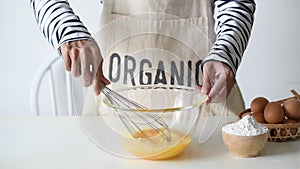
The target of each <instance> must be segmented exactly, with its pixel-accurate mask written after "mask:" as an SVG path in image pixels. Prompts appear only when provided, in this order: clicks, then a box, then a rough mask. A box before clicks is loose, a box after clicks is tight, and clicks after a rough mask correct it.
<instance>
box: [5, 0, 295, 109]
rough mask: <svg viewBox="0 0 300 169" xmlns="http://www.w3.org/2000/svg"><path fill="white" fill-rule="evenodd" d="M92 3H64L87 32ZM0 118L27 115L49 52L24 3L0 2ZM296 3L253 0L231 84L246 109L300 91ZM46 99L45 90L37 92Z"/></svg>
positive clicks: (93, 19)
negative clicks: (250, 24) (260, 99)
mask: <svg viewBox="0 0 300 169" xmlns="http://www.w3.org/2000/svg"><path fill="white" fill-rule="evenodd" d="M98 2H99V1H98V0H70V3H71V5H73V7H74V10H75V11H76V13H77V14H78V15H79V16H80V17H81V19H82V20H83V22H84V23H85V24H86V26H87V27H88V28H89V29H90V31H91V32H92V33H95V31H96V30H97V27H96V24H95V23H97V21H98V18H99V10H100V6H99V4H98ZM0 8H1V9H0V21H1V27H0V37H1V38H0V47H1V55H0V58H1V61H0V77H1V84H0V115H29V114H30V108H29V91H30V86H31V83H32V80H33V77H34V74H35V72H36V71H37V69H38V67H39V66H40V65H41V64H42V63H43V61H44V60H45V59H47V58H48V57H50V56H52V55H53V54H55V52H54V51H53V49H52V47H50V45H49V44H48V43H47V42H46V40H45V39H44V38H43V36H42V34H41V33H40V31H39V30H38V27H37V25H36V23H35V20H34V17H33V13H32V11H31V9H30V5H29V0H26V1H19V0H10V1H1V2H0ZM299 9H300V1H299V0H288V1H284V0H257V11H256V20H255V24H254V28H253V33H252V37H251V39H250V43H249V47H248V49H247V50H246V53H245V55H244V60H243V62H242V64H241V66H240V68H239V70H238V74H237V80H238V82H239V84H240V87H241V90H242V93H243V95H244V98H245V101H246V106H247V107H248V106H249V104H250V102H251V100H252V99H253V98H254V97H255V96H258V95H263V96H266V97H268V98H269V99H270V100H276V99H281V98H285V97H289V96H291V94H290V92H289V90H290V89H292V88H293V89H296V90H298V92H300V74H299V72H300V66H299V65H300V55H299V53H298V51H299V47H298V46H299V44H300V43H299V39H300V34H299V27H300V19H299V18H298V17H299V16H300V10H299ZM43 97H45V98H47V97H49V96H48V92H47V91H45V92H44V93H43Z"/></svg>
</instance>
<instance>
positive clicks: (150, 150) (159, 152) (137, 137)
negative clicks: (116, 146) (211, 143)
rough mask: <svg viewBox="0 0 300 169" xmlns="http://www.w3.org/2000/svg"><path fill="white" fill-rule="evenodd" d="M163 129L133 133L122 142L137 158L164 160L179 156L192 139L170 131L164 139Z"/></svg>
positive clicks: (178, 132)
mask: <svg viewBox="0 0 300 169" xmlns="http://www.w3.org/2000/svg"><path fill="white" fill-rule="evenodd" d="M163 132H165V131H164V130H163V129H161V130H155V129H143V130H141V131H138V132H135V133H134V134H133V135H132V136H131V138H127V139H126V140H125V141H124V144H125V147H126V149H127V150H128V151H129V152H130V153H132V154H134V155H136V156H137V157H139V158H142V159H147V160H166V159H170V158H172V157H175V156H177V155H179V154H181V153H182V152H183V151H184V150H185V149H186V148H187V147H188V145H189V144H190V143H191V141H192V138H191V137H190V136H188V135H185V134H183V133H181V132H180V131H176V130H170V133H169V137H168V138H169V139H166V137H164V136H166V135H165V134H166V133H163Z"/></svg>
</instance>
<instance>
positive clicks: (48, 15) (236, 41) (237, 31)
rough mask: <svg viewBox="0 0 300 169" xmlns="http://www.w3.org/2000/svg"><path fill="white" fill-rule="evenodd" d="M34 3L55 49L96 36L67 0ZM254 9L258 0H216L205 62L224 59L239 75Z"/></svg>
mask: <svg viewBox="0 0 300 169" xmlns="http://www.w3.org/2000/svg"><path fill="white" fill-rule="evenodd" d="M30 3H31V7H32V9H33V12H34V15H35V18H36V21H37V24H38V26H39V28H40V29H41V31H42V33H43V34H44V36H45V37H46V38H47V40H48V41H49V43H50V44H51V45H52V46H53V47H54V48H55V49H59V47H60V45H61V44H63V43H65V42H68V41H74V40H79V39H92V36H91V34H90V33H89V31H88V30H87V28H86V27H85V26H84V24H83V23H82V22H81V21H80V19H79V17H78V16H77V15H76V14H75V13H74V12H73V10H72V9H71V7H70V4H69V3H68V1H67V0H31V1H30ZM254 12H255V2H254V0H215V13H214V18H215V32H216V35H217V39H216V42H215V43H214V44H213V46H212V49H211V51H210V53H209V55H208V57H206V58H205V60H204V62H205V61H208V60H217V61H221V62H223V63H226V64H227V65H229V66H230V68H231V69H232V71H233V72H234V74H235V73H236V71H237V69H238V66H239V65H240V63H241V60H242V56H243V53H244V51H245V49H246V47H247V43H248V40H249V37H250V34H251V29H252V25H253V21H254Z"/></svg>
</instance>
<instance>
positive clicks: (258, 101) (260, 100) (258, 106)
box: [250, 97, 269, 113]
mask: <svg viewBox="0 0 300 169" xmlns="http://www.w3.org/2000/svg"><path fill="white" fill-rule="evenodd" d="M268 103H269V101H268V99H266V98H265V97H256V98H255V99H253V100H252V102H251V104H250V109H251V111H252V112H253V113H263V112H264V109H265V107H266V105H267V104H268Z"/></svg>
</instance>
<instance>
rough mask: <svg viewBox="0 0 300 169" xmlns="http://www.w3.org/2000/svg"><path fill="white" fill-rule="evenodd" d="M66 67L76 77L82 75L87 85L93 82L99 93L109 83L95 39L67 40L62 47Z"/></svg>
mask: <svg viewBox="0 0 300 169" xmlns="http://www.w3.org/2000/svg"><path fill="white" fill-rule="evenodd" d="M60 50H61V53H62V57H63V59H64V65H65V69H66V70H67V71H71V73H72V75H73V76H74V77H79V76H81V75H82V79H83V85H84V86H85V87H88V86H90V85H91V84H93V86H94V92H95V94H96V95H99V94H100V92H101V89H102V84H103V83H104V84H106V85H107V84H109V83H110V82H109V80H108V79H106V78H105V77H104V75H103V72H102V62H103V59H102V56H101V53H100V49H99V47H98V45H97V43H96V42H95V41H92V40H76V41H72V42H67V43H64V44H62V45H61V47H60Z"/></svg>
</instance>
